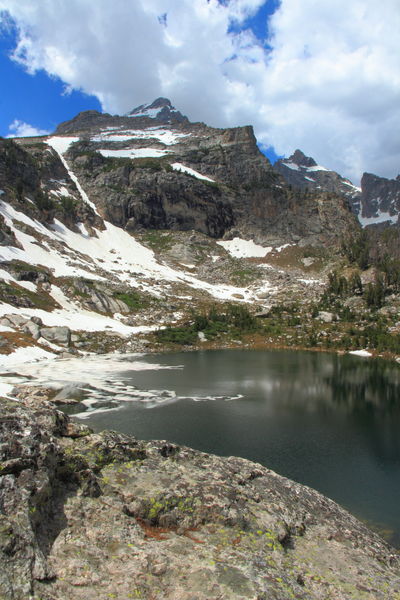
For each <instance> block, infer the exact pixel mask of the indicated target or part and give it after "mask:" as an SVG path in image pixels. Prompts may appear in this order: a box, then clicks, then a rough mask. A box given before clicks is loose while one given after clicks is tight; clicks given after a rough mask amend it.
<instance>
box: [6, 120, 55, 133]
mask: <svg viewBox="0 0 400 600" xmlns="http://www.w3.org/2000/svg"><path fill="white" fill-rule="evenodd" d="M8 131H9V132H10V134H9V135H8V136H7V137H31V136H35V135H47V134H49V133H50V131H45V130H44V129H38V128H37V127H34V126H33V125H29V123H24V121H19V120H18V119H15V120H14V121H13V122H12V123H11V125H10V126H9V128H8Z"/></svg>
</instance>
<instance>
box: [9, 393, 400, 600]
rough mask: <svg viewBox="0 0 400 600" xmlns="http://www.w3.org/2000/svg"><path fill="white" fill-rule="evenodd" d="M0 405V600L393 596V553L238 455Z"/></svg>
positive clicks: (35, 400) (22, 398) (20, 405)
mask: <svg viewBox="0 0 400 600" xmlns="http://www.w3.org/2000/svg"><path fill="white" fill-rule="evenodd" d="M46 395H47V393H46V391H45V390H40V389H38V390H35V389H32V388H30V390H27V389H22V390H21V389H20V390H19V400H11V399H8V400H5V399H3V400H1V401H0V427H1V446H0V460H1V463H0V467H1V468H0V509H1V513H0V525H1V526H0V595H1V597H2V598H5V599H8V598H10V599H13V600H26V598H28V597H32V598H33V597H34V598H42V599H43V600H58V599H59V600H64V599H65V598H74V599H76V600H78V599H80V598H82V600H83V599H85V600H92V599H93V600H94V599H96V600H97V599H98V598H116V599H118V600H122V599H125V598H132V597H133V598H135V597H137V598H143V599H146V600H150V599H152V600H168V599H170V600H179V599H182V600H187V598H189V597H190V598H196V599H197V600H212V599H215V600H217V598H229V599H232V600H235V599H239V598H249V599H254V598H259V599H264V600H266V599H270V598H276V599H277V600H283V599H286V598H294V597H295V598H299V599H304V600H311V599H320V600H322V599H326V598H332V599H337V600H339V599H342V598H346V600H351V599H353V600H360V598H361V597H362V598H365V599H366V600H378V599H382V600H384V599H385V600H389V599H390V600H395V599H396V598H399V597H400V596H399V594H400V571H399V559H398V556H397V555H396V554H394V553H393V551H392V550H391V549H390V547H389V546H387V545H386V544H385V543H384V542H383V541H382V540H380V539H379V538H378V537H377V536H376V535H375V534H373V533H371V532H370V531H369V530H368V529H366V527H364V526H363V525H362V524H361V523H359V522H358V521H357V520H356V519H355V518H354V517H352V516H351V515H349V514H348V513H347V512H345V511H344V510H343V509H341V508H340V507H339V506H338V505H336V504H335V503H334V502H332V501H330V500H328V499H327V498H325V497H324V496H322V495H321V494H319V493H317V492H315V491H313V490H311V489H310V488H307V487H304V486H302V485H300V484H297V483H294V482H292V481H290V480H287V479H285V478H283V477H280V476H279V475H277V474H275V473H273V472H272V471H270V470H268V469H266V468H264V467H262V466H261V465H258V464H255V463H251V462H250V461H247V460H244V459H240V458H234V457H230V458H221V457H217V456H212V455H208V454H204V453H201V452H198V451H195V450H191V449H189V448H185V447H179V446H176V445H174V444H170V443H167V442H141V441H137V440H135V439H134V438H131V437H128V436H124V435H119V434H116V433H114V432H103V433H101V434H93V433H91V432H90V431H89V430H88V429H87V428H85V427H83V426H79V425H76V424H74V423H72V422H71V421H70V420H69V418H68V417H67V416H65V415H64V414H62V413H60V412H58V411H56V410H54V408H53V407H52V405H51V404H49V403H48V402H47V401H46Z"/></svg>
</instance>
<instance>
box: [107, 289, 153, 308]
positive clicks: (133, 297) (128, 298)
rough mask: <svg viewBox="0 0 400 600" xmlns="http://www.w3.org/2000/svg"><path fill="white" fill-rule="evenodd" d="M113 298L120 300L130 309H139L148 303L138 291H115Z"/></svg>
mask: <svg viewBox="0 0 400 600" xmlns="http://www.w3.org/2000/svg"><path fill="white" fill-rule="evenodd" d="M114 298H118V300H122V302H124V303H125V304H126V305H127V306H128V308H130V309H131V310H140V309H141V308H145V307H146V306H148V305H149V301H148V300H147V298H145V297H144V296H142V295H141V294H139V292H133V291H131V292H116V293H115V294H114Z"/></svg>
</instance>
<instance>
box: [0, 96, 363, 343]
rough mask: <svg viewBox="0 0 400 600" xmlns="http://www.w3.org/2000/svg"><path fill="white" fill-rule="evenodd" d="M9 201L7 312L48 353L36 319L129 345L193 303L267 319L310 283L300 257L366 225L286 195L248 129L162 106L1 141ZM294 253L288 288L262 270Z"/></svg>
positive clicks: (329, 203)
mask: <svg viewBox="0 0 400 600" xmlns="http://www.w3.org/2000/svg"><path fill="white" fill-rule="evenodd" d="M16 142H17V143H16ZM0 195H1V198H0V200H1V203H0V215H1V216H0V234H1V235H0V244H1V248H0V254H1V258H2V261H3V262H2V271H1V274H2V279H3V284H2V287H1V290H0V291H1V295H0V300H2V302H3V304H2V308H1V310H2V314H8V315H9V314H13V313H14V314H15V313H17V314H18V315H22V316H23V317H24V318H25V319H26V321H25V323H24V324H22V327H23V328H25V329H27V330H29V331H30V329H32V330H35V332H36V333H35V335H36V334H38V333H39V334H40V336H39V338H38V339H39V342H40V343H42V342H43V340H42V337H43V336H42V335H41V333H40V331H41V330H40V331H39V332H38V331H37V329H36V327H33V326H32V325H31V324H28V325H27V320H28V321H29V323H30V321H31V320H32V318H34V319H39V320H40V321H41V324H39V325H40V327H42V328H43V327H45V326H50V327H56V326H62V327H69V328H70V329H71V330H72V331H75V332H77V331H78V332H79V331H81V332H84V331H103V332H104V331H109V333H110V334H113V333H114V335H128V336H129V335H133V334H135V333H137V332H139V331H148V330H149V328H150V329H155V328H157V327H159V326H160V324H162V323H163V322H173V321H176V320H177V319H179V318H181V316H182V315H184V314H187V312H188V309H189V303H188V299H189V300H190V302H191V303H192V304H193V303H194V304H196V305H202V304H204V303H209V302H210V301H213V300H217V301H221V300H229V301H235V302H250V303H253V304H254V307H255V308H256V309H259V310H263V307H265V305H266V303H267V304H268V303H270V302H271V298H272V297H273V296H274V294H276V293H282V290H283V289H284V288H285V290H286V293H288V290H289V288H290V289H292V290H295V289H302V288H303V287H306V286H308V285H309V283H308V279H307V278H306V279H305V278H304V273H303V270H304V269H306V270H307V268H308V267H306V266H305V265H306V263H302V262H301V260H302V257H303V251H302V250H301V248H303V247H304V248H306V247H308V246H310V245H312V246H314V247H317V248H318V247H320V248H324V247H329V248H331V247H335V246H336V247H337V246H338V245H339V243H340V238H341V235H342V234H343V232H344V231H351V230H352V229H354V230H357V227H358V226H357V224H356V222H355V219H354V217H353V216H352V215H351V213H350V212H349V210H348V208H347V206H346V203H345V201H344V200H343V199H342V198H340V197H337V196H335V195H333V194H328V193H320V194H318V193H317V194H312V193H309V192H308V191H305V192H296V191H294V190H291V189H290V188H289V187H288V186H286V185H285V183H284V181H283V180H282V179H281V177H280V176H279V175H277V174H276V172H275V171H274V170H273V168H272V167H271V165H270V163H269V161H268V160H267V159H266V158H265V157H264V156H263V155H262V154H261V153H260V151H259V150H258V148H257V145H256V140H255V137H254V134H253V130H252V128H251V127H239V128H234V129H215V128H210V127H207V126H206V125H204V124H202V123H190V122H189V121H188V120H187V118H186V117H183V115H181V114H180V113H179V111H177V110H176V109H174V107H173V106H172V105H171V103H170V102H169V101H168V100H166V99H163V98H160V99H158V100H156V101H155V102H154V103H153V104H151V105H145V106H141V107H138V108H137V109H134V110H133V111H131V113H129V115H128V116H127V115H125V116H111V115H106V114H105V115H104V114H100V113H97V112H96V111H89V112H86V113H81V114H80V115H78V116H77V117H75V119H73V120H72V121H70V122H67V123H63V124H61V125H60V127H59V128H58V129H57V135H53V136H48V137H41V138H40V137H38V138H21V139H17V140H16V141H12V140H0ZM221 238H223V239H224V240H226V241H228V240H229V239H230V240H231V241H232V245H227V246H226V247H224V244H225V242H224V243H223V244H219V243H217V240H221ZM232 238H233V239H232ZM235 240H236V241H235ZM287 247H289V248H288V251H289V249H290V248H291V249H293V251H292V250H290V252H291V254H292V255H293V256H294V260H295V261H297V262H296V264H298V267H296V268H295V269H293V272H292V273H288V274H286V275H285V277H284V280H285V284H284V286H283V285H282V283H283V276H282V272H281V270H280V269H279V268H277V267H274V266H273V265H271V264H269V265H265V264H264V263H265V262H268V261H269V256H271V257H273V256H276V257H277V256H278V255H280V249H281V248H283V254H284V253H285V252H286V250H285V248H287ZM237 248H240V249H241V250H240V251H239V254H238V252H237ZM296 248H298V250H294V249H296ZM290 260H292V259H290ZM251 261H253V262H251ZM254 261H256V262H254ZM312 262H313V261H312V260H311V262H310V263H309V264H310V265H311V264H312ZM307 264H308V263H307ZM266 266H268V268H266ZM303 279H304V281H302V280H303ZM311 284H312V285H313V282H311ZM318 285H319V282H318V281H317V287H318ZM13 323H14V322H13V321H12V320H11V321H10V319H8V321H7V322H4V323H3V325H4V327H8V328H9V327H14V325H15V323H14V324H13ZM40 327H39V329H40ZM29 328H30V329H29ZM29 331H28V333H29ZM81 337H82V334H79V335H78V334H75V338H76V339H75V342H76V344H78V345H74V342H72V343H69V346H68V347H70V348H72V349H73V348H75V349H77V348H79V344H80V343H81V341H82V340H81ZM68 339H69V338H68ZM48 341H49V340H48ZM85 341H86V340H85ZM47 345H48V344H47Z"/></svg>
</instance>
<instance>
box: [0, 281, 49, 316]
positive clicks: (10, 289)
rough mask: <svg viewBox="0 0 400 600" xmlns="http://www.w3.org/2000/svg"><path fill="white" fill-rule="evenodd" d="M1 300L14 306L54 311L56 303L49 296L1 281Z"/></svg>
mask: <svg viewBox="0 0 400 600" xmlns="http://www.w3.org/2000/svg"><path fill="white" fill-rule="evenodd" d="M0 300H1V301H2V302H7V303H10V304H13V305H14V306H24V307H29V308H31V307H35V308H41V309H43V310H53V308H55V306H56V303H55V301H54V300H53V298H51V296H49V295H48V294H43V293H41V294H37V293H36V292H31V291H30V290H26V289H25V288H20V287H18V286H17V285H10V284H8V283H5V282H4V281H0Z"/></svg>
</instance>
